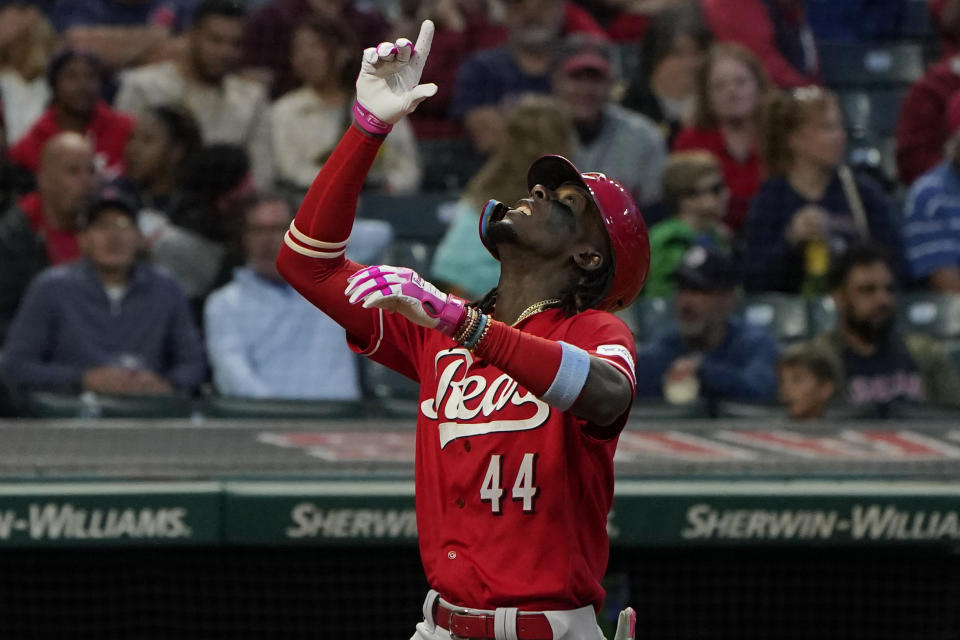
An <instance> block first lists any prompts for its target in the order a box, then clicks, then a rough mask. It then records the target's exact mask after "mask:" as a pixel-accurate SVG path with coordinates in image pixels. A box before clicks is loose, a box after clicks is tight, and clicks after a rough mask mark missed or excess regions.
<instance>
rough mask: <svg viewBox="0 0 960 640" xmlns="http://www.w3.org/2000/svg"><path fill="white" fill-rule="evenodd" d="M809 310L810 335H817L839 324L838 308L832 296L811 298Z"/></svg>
mask: <svg viewBox="0 0 960 640" xmlns="http://www.w3.org/2000/svg"><path fill="white" fill-rule="evenodd" d="M807 311H808V313H809V317H810V335H811V336H815V335H818V334H820V333H823V332H824V331H832V330H833V328H834V327H836V326H837V308H836V306H835V305H834V303H833V298H832V297H830V296H820V297H818V298H810V300H808V301H807Z"/></svg>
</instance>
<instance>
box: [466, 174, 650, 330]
mask: <svg viewBox="0 0 960 640" xmlns="http://www.w3.org/2000/svg"><path fill="white" fill-rule="evenodd" d="M567 182H573V183H575V184H579V185H581V186H582V187H583V188H584V189H586V190H587V191H588V192H589V193H590V195H591V196H593V203H594V204H595V205H596V207H597V211H599V212H600V219H601V220H603V226H604V228H605V229H606V230H607V237H608V238H610V248H611V250H612V252H613V270H614V271H613V283H612V284H611V285H610V290H609V291H607V293H606V295H605V296H604V297H603V300H602V301H601V302H600V304H599V305H597V306H598V307H599V308H601V309H604V310H606V311H617V310H619V309H623V308H624V307H626V306H627V305H629V304H630V303H631V302H633V300H634V299H635V298H636V297H637V296H638V295H640V289H642V288H643V283H644V282H646V280H647V272H648V271H649V270H650V239H649V238H648V236H647V225H646V223H645V222H644V221H643V216H642V215H641V214H640V208H639V207H637V203H635V202H634V201H633V198H632V197H631V196H630V194H629V193H628V192H627V190H626V189H624V188H623V187H622V186H621V185H620V183H619V182H617V181H616V180H612V179H610V178H608V177H607V176H605V175H603V174H602V173H581V172H580V171H579V170H578V169H577V168H576V167H575V166H574V165H573V163H572V162H570V161H569V160H567V159H566V158H564V157H563V156H556V155H547V156H541V157H540V158H537V159H536V160H535V161H534V162H533V164H532V165H530V170H529V171H528V172H527V188H529V189H533V187H534V186H536V185H538V184H542V185H543V186H545V187H547V188H548V189H556V188H557V187H559V186H560V185H561V184H564V183H567ZM484 213H486V212H484ZM482 217H484V218H485V217H486V215H484V216H482ZM481 224H482V221H481Z"/></svg>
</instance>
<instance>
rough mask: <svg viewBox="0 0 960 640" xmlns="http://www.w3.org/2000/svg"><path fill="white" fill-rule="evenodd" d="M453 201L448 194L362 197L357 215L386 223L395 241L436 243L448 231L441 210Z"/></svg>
mask: <svg viewBox="0 0 960 640" xmlns="http://www.w3.org/2000/svg"><path fill="white" fill-rule="evenodd" d="M455 200H456V195H452V194H450V193H446V192H444V193H416V194H410V195H403V196H396V195H388V194H382V193H364V194H363V195H362V196H361V197H360V202H359V205H358V210H357V215H358V216H360V217H364V218H374V219H377V220H386V221H387V222H389V223H390V224H391V225H392V226H393V232H394V235H395V237H396V238H398V239H401V240H420V241H424V242H437V241H438V240H439V239H440V238H441V237H442V236H443V233H444V232H445V231H446V229H447V222H446V220H445V218H444V217H443V215H442V214H443V212H444V206H445V205H447V204H448V203H451V202H453V201H455Z"/></svg>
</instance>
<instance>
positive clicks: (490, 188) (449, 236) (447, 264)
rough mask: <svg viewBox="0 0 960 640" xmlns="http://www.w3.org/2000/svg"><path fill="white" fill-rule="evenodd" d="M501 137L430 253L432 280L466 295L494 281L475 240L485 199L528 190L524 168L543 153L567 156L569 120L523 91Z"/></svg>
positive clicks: (494, 266)
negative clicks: (524, 94) (523, 93)
mask: <svg viewBox="0 0 960 640" xmlns="http://www.w3.org/2000/svg"><path fill="white" fill-rule="evenodd" d="M505 134H506V135H504V136H503V142H502V143H501V144H500V146H499V147H498V148H497V149H496V151H494V153H493V155H491V156H490V158H489V159H488V160H487V162H486V163H485V164H484V165H483V167H481V168H480V171H478V172H477V174H476V175H475V176H474V177H473V178H471V180H470V182H469V183H468V184H467V186H466V189H465V190H464V192H463V194H462V196H461V198H460V201H459V202H458V203H457V207H456V212H455V213H454V219H453V222H452V223H451V225H450V228H449V229H447V233H446V234H445V235H444V237H443V240H441V241H440V245H439V246H438V247H437V252H436V254H435V255H434V259H433V265H432V267H431V273H432V275H433V278H434V280H435V281H441V282H443V283H444V285H446V286H447V288H449V289H451V290H453V291H455V292H457V293H458V294H459V295H463V296H466V297H471V298H479V297H480V296H482V295H484V294H485V293H487V292H488V291H489V290H491V289H493V288H494V287H495V286H497V279H498V278H499V275H500V264H499V263H498V262H497V261H496V260H494V259H493V256H491V255H490V253H489V252H488V251H487V250H486V249H485V248H484V246H483V244H482V243H481V242H480V236H479V234H478V225H479V224H480V219H479V217H480V210H481V209H482V208H483V205H484V204H485V203H486V202H487V200H490V199H494V200H499V201H500V202H505V203H510V204H512V203H514V202H516V201H518V200H520V199H521V198H525V197H527V196H528V195H529V190H528V189H527V168H528V167H529V166H530V164H531V163H532V162H533V161H534V160H536V159H537V158H539V157H540V156H541V155H543V154H546V153H553V154H557V155H562V156H566V157H569V156H570V154H571V153H572V151H573V139H574V138H573V136H574V132H573V122H572V120H571V119H570V115H569V113H567V110H566V109H565V108H564V107H563V105H562V104H561V103H559V102H558V101H557V100H555V99H554V98H551V97H549V96H543V95H533V94H530V95H526V96H524V97H522V98H521V99H520V100H518V101H517V103H516V104H515V105H514V106H513V107H512V108H511V109H510V111H509V112H508V114H507V119H506V131H505Z"/></svg>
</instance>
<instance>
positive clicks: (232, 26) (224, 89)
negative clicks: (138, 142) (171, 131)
mask: <svg viewBox="0 0 960 640" xmlns="http://www.w3.org/2000/svg"><path fill="white" fill-rule="evenodd" d="M245 17H246V9H245V8H244V5H243V4H242V3H241V2H240V1H239V0H201V1H200V3H199V4H198V5H197V8H196V10H195V11H194V14H193V23H192V25H191V27H190V29H189V30H188V31H187V32H186V49H187V51H186V55H184V56H183V57H182V58H181V59H180V60H178V61H176V62H161V63H157V64H152V65H148V66H145V67H140V68H137V69H132V70H130V71H128V72H127V73H125V74H124V75H123V77H122V78H121V84H120V90H119V92H118V93H117V99H116V104H117V108H118V109H123V110H124V111H129V112H130V113H134V114H137V115H139V114H141V113H143V112H145V111H146V110H147V109H148V108H149V107H151V106H158V105H171V104H174V105H179V106H182V107H184V108H186V109H187V110H188V111H189V112H190V114H191V115H192V116H193V117H194V119H195V120H196V121H197V123H198V124H199V125H200V131H201V133H202V134H203V141H204V143H205V144H214V143H227V144H235V145H238V146H240V147H243V148H244V149H246V151H247V154H248V155H249V156H250V162H251V166H252V169H253V177H254V181H255V182H256V185H257V188H261V189H262V188H269V187H270V186H272V184H273V154H272V151H271V141H270V113H269V107H270V105H269V101H268V99H267V93H266V91H265V90H264V87H263V85H261V84H260V83H258V82H254V81H252V80H248V79H246V78H244V77H242V76H240V75H239V74H237V73H235V71H236V69H237V68H238V66H239V64H240V55H241V48H240V41H241V38H242V36H243V25H244V19H245Z"/></svg>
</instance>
